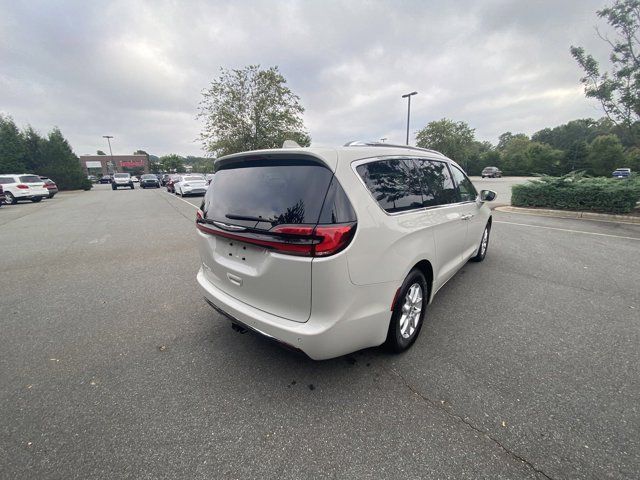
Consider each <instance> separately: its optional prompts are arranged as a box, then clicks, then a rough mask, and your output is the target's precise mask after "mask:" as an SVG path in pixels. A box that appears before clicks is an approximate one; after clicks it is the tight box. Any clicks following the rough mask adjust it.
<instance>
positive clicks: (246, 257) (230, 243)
mask: <svg viewBox="0 0 640 480" xmlns="http://www.w3.org/2000/svg"><path fill="white" fill-rule="evenodd" d="M216 240H217V241H216V244H217V245H216V253H217V254H218V255H219V258H220V260H221V261H225V260H227V261H230V262H233V263H237V264H240V265H249V266H252V267H255V266H257V265H258V264H259V263H260V261H261V260H262V259H264V257H265V255H266V254H267V250H266V249H265V248H262V247H259V246H257V245H251V244H249V243H244V242H239V241H237V240H229V239H225V238H220V237H219V238H217V239H216ZM225 263H227V262H225Z"/></svg>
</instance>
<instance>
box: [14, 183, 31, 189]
mask: <svg viewBox="0 0 640 480" xmlns="http://www.w3.org/2000/svg"><path fill="white" fill-rule="evenodd" d="M16 187H17V188H20V189H22V190H28V189H29V185H25V184H24V183H21V184H20V185H16Z"/></svg>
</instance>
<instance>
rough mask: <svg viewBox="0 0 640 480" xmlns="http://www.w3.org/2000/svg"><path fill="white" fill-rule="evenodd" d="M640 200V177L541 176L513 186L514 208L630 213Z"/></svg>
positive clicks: (512, 200)
mask: <svg viewBox="0 0 640 480" xmlns="http://www.w3.org/2000/svg"><path fill="white" fill-rule="evenodd" d="M638 200H640V179H639V178H638V177H637V176H635V177H634V178H630V179H628V180H618V179H614V178H587V177H585V176H584V175H582V174H579V173H578V174H575V173H574V174H569V175H565V176H563V177H541V178H540V179H538V180H534V181H531V182H528V183H525V184H521V185H514V186H513V187H512V194H511V204H512V205H513V206H515V207H541V208H553V209H560V210H580V211H592V212H605V213H629V212H631V211H632V210H633V209H634V208H635V206H636V203H637V202H638Z"/></svg>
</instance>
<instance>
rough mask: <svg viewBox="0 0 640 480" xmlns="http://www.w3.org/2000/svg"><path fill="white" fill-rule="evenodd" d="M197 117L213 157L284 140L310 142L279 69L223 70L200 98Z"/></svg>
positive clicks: (297, 103) (299, 108)
mask: <svg viewBox="0 0 640 480" xmlns="http://www.w3.org/2000/svg"><path fill="white" fill-rule="evenodd" d="M202 95H203V98H202V101H201V102H200V106H199V113H198V117H199V118H201V119H203V120H204V127H203V130H202V133H201V134H200V139H201V140H202V142H203V144H204V149H205V150H206V151H207V152H210V153H211V154H213V155H214V156H221V155H227V154H230V153H235V152H240V151H244V150H256V149H262V148H277V147H281V146H282V144H283V142H284V141H285V140H295V141H296V142H298V143H299V144H300V145H302V146H308V145H309V144H310V142H311V140H310V138H309V135H308V133H307V131H306V129H305V126H304V123H303V120H302V114H303V113H304V108H303V107H302V104H301V103H300V97H299V96H298V95H296V94H295V93H293V92H292V91H291V89H290V88H289V87H288V86H287V81H286V79H285V78H284V76H283V75H282V74H281V73H280V71H279V70H278V67H270V68H268V69H261V68H260V66H259V65H250V66H248V67H245V68H242V69H237V70H227V69H224V68H223V69H221V74H220V76H219V77H218V78H217V79H215V80H214V81H213V82H211V85H210V87H209V88H208V89H206V90H205V91H204V92H203V93H202Z"/></svg>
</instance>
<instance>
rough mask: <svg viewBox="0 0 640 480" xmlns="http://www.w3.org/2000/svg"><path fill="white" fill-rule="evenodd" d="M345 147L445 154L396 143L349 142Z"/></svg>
mask: <svg viewBox="0 0 640 480" xmlns="http://www.w3.org/2000/svg"><path fill="white" fill-rule="evenodd" d="M343 146H344V147H390V148H407V149H409V150H418V151H420V152H429V153H437V154H438V155H442V156H443V157H444V154H443V153H441V152H439V151H437V150H432V149H430V148H421V147H412V146H410V145H397V144H395V143H383V142H363V141H360V140H354V141H352V142H347V143H345V144H344V145H343Z"/></svg>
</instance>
